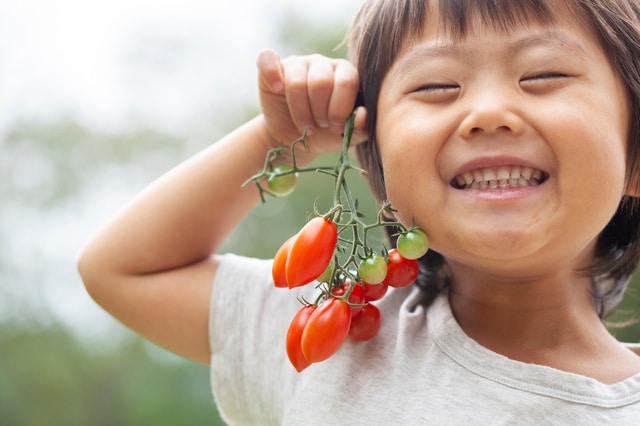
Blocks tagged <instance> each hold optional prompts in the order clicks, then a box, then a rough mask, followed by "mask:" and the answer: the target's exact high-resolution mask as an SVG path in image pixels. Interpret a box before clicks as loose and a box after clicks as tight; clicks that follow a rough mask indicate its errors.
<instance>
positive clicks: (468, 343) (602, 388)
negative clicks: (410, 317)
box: [427, 292, 640, 408]
mask: <svg viewBox="0 0 640 426" xmlns="http://www.w3.org/2000/svg"><path fill="white" fill-rule="evenodd" d="M427 312H428V314H427V315H428V318H427V320H428V323H429V324H430V328H431V329H432V330H433V333H434V334H433V336H434V341H435V343H436V345H437V346H438V347H439V349H440V350H441V351H442V352H443V353H444V354H446V355H447V356H448V357H449V358H450V359H451V360H453V361H454V362H456V363H457V364H459V365H460V366H462V367H463V368H465V369H467V370H468V371H470V372H472V373H473V374H476V375H478V376H481V377H484V378H486V379H488V380H492V381H494V382H497V383H501V384H503V385H505V386H509V387H511V388H515V389H519V390H522V391H525V392H531V393H535V394H539V395H546V396H549V397H553V398H559V399H563V400H566V401H569V402H574V403H578V404H585V405H592V406H597V407H607V408H616V407H623V406H625V405H630V404H634V403H637V402H639V401H640V374H637V375H635V376H632V377H630V378H628V379H626V380H623V381H621V382H618V383H615V384H604V383H601V382H599V381H597V380H595V379H592V378H590V377H585V376H581V375H578V374H574V373H569V372H565V371H561V370H557V369H555V368H552V367H547V366H543V365H536V364H527V363H524V362H520V361H515V360H512V359H510V358H507V357H505V356H503V355H500V354H498V353H496V352H493V351H491V350H490V349H487V348H485V347H484V346H482V345H480V344H478V343H477V342H476V341H475V340H473V339H471V338H469V337H468V336H467V335H466V334H465V333H464V331H463V330H462V328H460V325H459V324H458V323H457V321H456V320H455V318H454V316H453V313H452V311H451V306H450V305H449V297H448V294H447V293H446V292H444V293H443V294H441V295H440V296H438V297H437V298H436V300H434V302H433V305H432V306H431V307H430V309H429V310H428V311H427Z"/></svg>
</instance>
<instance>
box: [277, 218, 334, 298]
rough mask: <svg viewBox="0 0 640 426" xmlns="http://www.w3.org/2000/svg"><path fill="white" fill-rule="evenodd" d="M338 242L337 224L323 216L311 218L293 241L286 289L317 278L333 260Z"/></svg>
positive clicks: (288, 260)
mask: <svg viewBox="0 0 640 426" xmlns="http://www.w3.org/2000/svg"><path fill="white" fill-rule="evenodd" d="M337 241H338V230H337V227H336V224H335V223H333V222H331V221H330V220H328V219H325V218H324V217H322V216H317V217H315V218H313V219H311V220H310V221H309V222H307V224H306V225H305V226H304V227H303V228H302V229H301V230H300V232H299V233H298V236H297V237H296V238H295V240H294V241H293V244H292V245H291V249H290V250H289V255H288V256H287V264H286V267H285V275H286V279H287V284H288V285H289V288H294V287H299V286H302V285H305V284H308V283H310V282H311V281H313V280H315V279H316V278H318V277H319V276H320V275H321V274H322V273H323V272H324V271H325V269H327V266H328V265H329V263H330V262H331V259H333V252H334V250H335V248H336V242H337Z"/></svg>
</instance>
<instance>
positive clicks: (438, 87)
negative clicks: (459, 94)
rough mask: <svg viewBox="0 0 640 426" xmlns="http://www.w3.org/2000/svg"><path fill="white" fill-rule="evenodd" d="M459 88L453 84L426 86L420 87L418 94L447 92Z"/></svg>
mask: <svg viewBox="0 0 640 426" xmlns="http://www.w3.org/2000/svg"><path fill="white" fill-rule="evenodd" d="M458 88H459V86H456V85H455V84H427V85H426V86H422V87H420V88H419V89H418V90H417V91H418V92H447V91H452V90H458Z"/></svg>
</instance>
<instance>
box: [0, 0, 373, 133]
mask: <svg viewBox="0 0 640 426" xmlns="http://www.w3.org/2000/svg"><path fill="white" fill-rule="evenodd" d="M361 3H362V1H361V0H323V1H322V2H315V1H313V2H312V1H300V0H230V1H229V0H110V1H95V0H55V1H50V0H19V1H11V0H0V129H1V128H2V127H4V126H5V125H6V124H7V123H8V122H10V121H11V120H13V119H15V118H16V117H23V116H31V117H56V116H61V115H65V114H67V115H68V114H73V115H75V116H78V117H79V118H80V119H83V120H86V121H88V122H91V123H93V124H98V125H101V126H113V125H119V124H122V123H123V121H125V120H127V119H131V117H132V116H133V117H135V118H137V119H142V120H145V121H150V122H151V124H157V125H162V126H164V127H168V128H169V129H171V128H180V126H184V125H185V122H186V121H188V120H189V119H190V117H193V115H194V114H198V112H201V111H203V110H204V109H206V108H209V107H210V106H211V105H213V104H216V103H219V102H220V99H218V98H221V99H222V97H223V96H227V97H228V96H231V95H237V96H240V97H247V96H251V95H253V94H254V93H255V92H254V90H255V89H254V87H255V82H254V71H255V67H254V63H255V56H256V54H257V52H258V51H259V50H260V49H261V48H263V47H272V46H273V45H274V43H275V42H274V35H275V34H277V31H278V29H277V27H276V24H277V22H278V18H279V17H281V16H283V15H285V14H287V13H288V12H290V11H296V12H299V13H300V14H301V15H302V16H303V17H305V19H313V18H316V19H320V20H322V19H326V18H328V17H335V18H334V19H335V20H339V19H343V20H344V22H345V25H346V24H347V23H348V22H349V21H350V20H351V17H352V16H353V13H354V12H355V10H356V9H357V8H358V7H359V5H360V4H361ZM321 22H322V21H321ZM230 89H233V91H234V93H229V91H230Z"/></svg>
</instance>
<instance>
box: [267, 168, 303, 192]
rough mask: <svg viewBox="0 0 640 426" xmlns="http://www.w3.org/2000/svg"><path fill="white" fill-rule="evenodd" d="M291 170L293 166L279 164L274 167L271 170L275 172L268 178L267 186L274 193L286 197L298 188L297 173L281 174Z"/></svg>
mask: <svg viewBox="0 0 640 426" xmlns="http://www.w3.org/2000/svg"><path fill="white" fill-rule="evenodd" d="M291 170H292V168H291V167H290V166H285V165H279V166H275V167H274V168H273V170H272V171H271V172H272V173H273V174H272V175H270V176H269V178H268V179H267V186H268V187H269V191H270V192H271V193H272V194H273V195H276V196H278V197H284V196H286V195H289V194H291V193H292V192H293V190H294V189H296V184H297V183H298V174H297V173H291V174H288V175H284V176H279V175H280V174H281V173H286V172H289V171H291Z"/></svg>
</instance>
